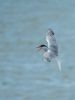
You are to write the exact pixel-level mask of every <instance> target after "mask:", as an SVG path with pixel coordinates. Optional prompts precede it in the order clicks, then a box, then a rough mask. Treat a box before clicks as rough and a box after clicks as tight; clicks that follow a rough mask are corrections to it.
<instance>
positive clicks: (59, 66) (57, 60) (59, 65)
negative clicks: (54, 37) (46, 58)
mask: <svg viewBox="0 0 75 100" xmlns="http://www.w3.org/2000/svg"><path fill="white" fill-rule="evenodd" d="M55 60H56V62H57V64H58V68H59V71H61V62H60V60H59V59H58V58H57V57H56V58H55Z"/></svg>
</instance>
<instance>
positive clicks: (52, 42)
mask: <svg viewBox="0 0 75 100" xmlns="http://www.w3.org/2000/svg"><path fill="white" fill-rule="evenodd" d="M46 42H47V44H48V45H45V44H41V45H39V46H38V47H37V48H38V50H43V51H44V52H43V57H44V59H45V60H46V61H48V62H51V61H52V59H55V61H56V62H57V64H58V68H59V71H61V62H60V60H59V59H58V45H57V41H56V38H55V33H54V32H53V30H52V29H50V28H49V29H48V31H47V33H46Z"/></svg>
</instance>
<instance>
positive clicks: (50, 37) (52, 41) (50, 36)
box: [46, 29, 58, 54]
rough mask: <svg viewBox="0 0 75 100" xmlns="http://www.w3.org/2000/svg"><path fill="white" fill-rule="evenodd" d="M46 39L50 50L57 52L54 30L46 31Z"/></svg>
mask: <svg viewBox="0 0 75 100" xmlns="http://www.w3.org/2000/svg"><path fill="white" fill-rule="evenodd" d="M46 41H47V43H48V49H49V50H50V51H52V52H54V53H55V54H56V53H57V54H58V46H57V43H56V39H55V36H54V32H53V31H52V30H50V29H49V30H48V33H47V35H46Z"/></svg>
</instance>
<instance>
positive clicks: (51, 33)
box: [48, 28, 54, 36]
mask: <svg viewBox="0 0 75 100" xmlns="http://www.w3.org/2000/svg"><path fill="white" fill-rule="evenodd" d="M48 35H50V36H53V35H54V32H53V30H52V29H50V28H49V29H48Z"/></svg>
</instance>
